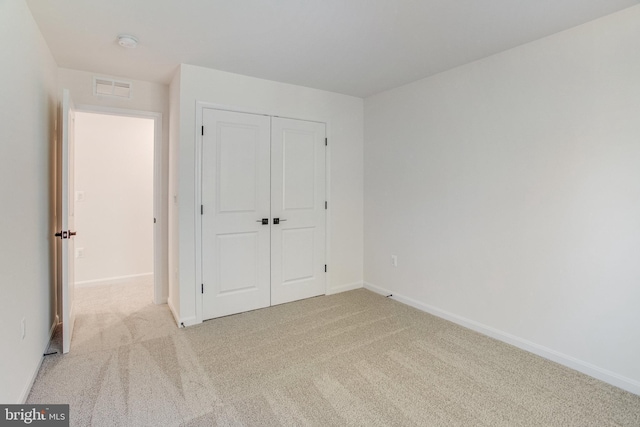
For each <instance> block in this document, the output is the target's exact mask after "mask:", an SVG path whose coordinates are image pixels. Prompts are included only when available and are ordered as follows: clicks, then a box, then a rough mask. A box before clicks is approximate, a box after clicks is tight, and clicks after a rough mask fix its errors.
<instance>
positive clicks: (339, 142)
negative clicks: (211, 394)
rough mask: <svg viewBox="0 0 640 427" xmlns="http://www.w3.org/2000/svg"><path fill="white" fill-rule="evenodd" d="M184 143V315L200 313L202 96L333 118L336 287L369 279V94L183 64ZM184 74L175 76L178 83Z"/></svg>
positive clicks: (332, 270) (332, 282)
mask: <svg viewBox="0 0 640 427" xmlns="http://www.w3.org/2000/svg"><path fill="white" fill-rule="evenodd" d="M178 78H179V81H180V84H179V99H180V105H179V107H176V108H179V111H180V137H179V147H178V170H179V172H178V177H177V179H178V187H177V188H178V192H179V198H178V206H179V220H178V221H179V236H178V240H179V261H177V262H178V264H179V271H178V276H179V282H180V308H179V317H180V318H181V319H182V321H184V322H185V324H190V323H193V322H196V321H198V320H199V319H197V318H196V271H195V262H194V255H195V240H194V237H195V236H194V221H195V217H196V215H195V214H196V212H195V194H194V183H195V170H194V160H195V151H194V150H195V141H196V133H195V130H196V119H195V114H196V101H205V102H210V103H215V104H219V105H224V106H228V107H230V108H240V109H245V110H250V111H256V112H263V113H265V114H271V115H277V116H285V117H294V118H300V119H307V120H317V121H325V122H327V123H328V126H327V135H328V138H329V165H330V166H329V176H330V185H329V214H328V215H329V230H330V232H329V259H328V265H329V274H328V278H329V286H328V287H329V292H338V291H341V290H346V289H350V288H354V287H361V286H362V271H363V270H362V267H363V258H362V230H363V223H362V207H363V183H362V178H363V152H362V149H363V146H362V144H363V101H362V99H360V98H355V97H352V96H346V95H340V94H336V93H331V92H326V91H321V90H316V89H309V88H305V87H301V86H294V85H289V84H284V83H278V82H273V81H268V80H262V79H257V78H253V77H246V76H241V75H237V74H231V73H226V72H222V71H217V70H212V69H207V68H202V67H196V66H191V65H184V64H183V65H182V66H181V69H180V75H179V77H178ZM175 83H176V82H175V81H174V84H175Z"/></svg>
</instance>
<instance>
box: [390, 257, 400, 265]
mask: <svg viewBox="0 0 640 427" xmlns="http://www.w3.org/2000/svg"><path fill="white" fill-rule="evenodd" d="M391 265H393V266H394V267H397V266H398V255H391Z"/></svg>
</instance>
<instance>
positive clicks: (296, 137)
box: [271, 117, 326, 305]
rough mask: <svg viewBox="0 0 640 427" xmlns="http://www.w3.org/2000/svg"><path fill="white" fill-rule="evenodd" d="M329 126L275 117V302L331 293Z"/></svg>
mask: <svg viewBox="0 0 640 427" xmlns="http://www.w3.org/2000/svg"><path fill="white" fill-rule="evenodd" d="M325 200H326V199H325V125H324V124H323V123H315V122H305V121H301V120H291V119H282V118H277V117H273V118H272V119H271V216H272V218H273V225H272V226H271V305H276V304H282V303H285V302H289V301H295V300H299V299H303V298H309V297H313V296H317V295H324V293H325V212H326V211H325Z"/></svg>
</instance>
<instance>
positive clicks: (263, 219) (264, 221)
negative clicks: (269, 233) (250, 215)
mask: <svg viewBox="0 0 640 427" xmlns="http://www.w3.org/2000/svg"><path fill="white" fill-rule="evenodd" d="M256 222H261V223H262V225H269V218H262V219H257V220H256Z"/></svg>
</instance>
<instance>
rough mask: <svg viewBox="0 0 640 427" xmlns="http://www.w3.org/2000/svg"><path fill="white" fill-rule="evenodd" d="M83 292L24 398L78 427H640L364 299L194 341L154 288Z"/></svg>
mask: <svg viewBox="0 0 640 427" xmlns="http://www.w3.org/2000/svg"><path fill="white" fill-rule="evenodd" d="M77 294H78V315H77V321H76V330H75V332H74V338H73V341H72V345H71V352H70V353H69V354H67V355H64V356H63V355H59V354H58V355H53V356H47V357H46V358H45V360H44V363H43V365H42V368H41V369H40V372H39V374H38V377H37V379H36V381H35V384H34V386H33V389H32V391H31V394H30V395H29V399H28V403H49V404H52V403H68V404H70V409H71V425H75V426H89V425H93V426H117V425H119V426H185V427H186V426H215V425H219V426H235V425H238V426H241V425H246V426H272V425H285V426H291V425H314V426H356V425H358V426H509V427H512V426H640V396H636V395H633V394H631V393H627V392H625V391H623V390H620V389H618V388H615V387H612V386H610V385H608V384H605V383H603V382H601V381H598V380H596V379H593V378H590V377H588V376H586V375H583V374H580V373H578V372H575V371H573V370H571V369H568V368H565V367H563V366H560V365H558V364H555V363H553V362H550V361H547V360H545V359H542V358H540V357H537V356H535V355H532V354H530V353H527V352H524V351H522V350H519V349H517V348H515V347H512V346H509V345H507V344H504V343H501V342H498V341H496V340H493V339H491V338H488V337H486V336H483V335H480V334H478V333H475V332H472V331H469V330H467V329H464V328H462V327H459V326H457V325H454V324H452V323H450V322H447V321H445V320H441V319H438V318H436V317H433V316H431V315H429V314H426V313H423V312H420V311H418V310H415V309H413V308H411V307H408V306H405V305H403V304H400V303H398V302H396V301H392V300H391V299H387V298H384V297H381V296H379V295H377V294H374V293H371V292H369V291H367V290H364V289H359V290H355V291H351V292H346V293H342V294H337V295H332V296H326V297H317V298H311V299H308V300H304V301H298V302H295V303H290V304H284V305H280V306H276V307H271V308H267V309H262V310H257V311H253V312H248V313H243V314H239V315H235V316H228V317H225V318H221V319H217V320H211V321H208V322H205V323H203V324H201V325H198V326H193V327H190V328H186V329H178V328H177V327H176V324H175V322H174V320H173V318H172V316H171V313H170V312H169V309H168V308H167V306H166V305H161V306H157V305H154V304H153V303H152V302H151V299H152V287H151V283H150V282H149V281H146V282H145V281H138V282H136V283H127V284H119V285H112V286H103V287H95V288H80V289H78V290H77ZM58 345H59V344H57V341H56V342H53V343H52V347H54V350H56V348H55V347H56V346H58Z"/></svg>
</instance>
